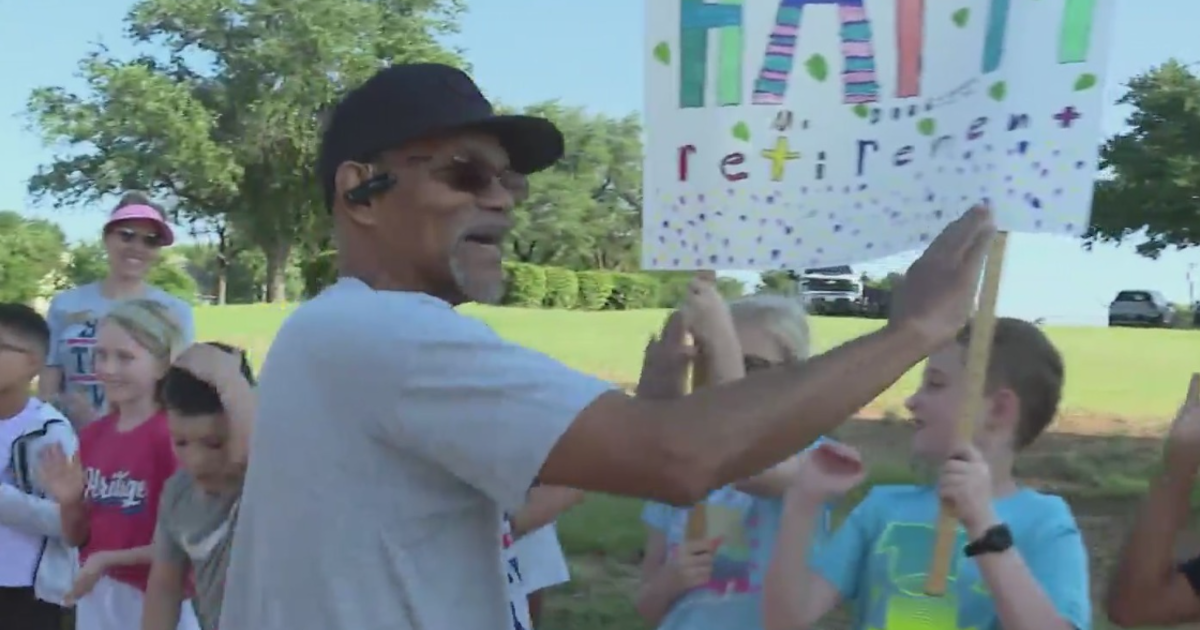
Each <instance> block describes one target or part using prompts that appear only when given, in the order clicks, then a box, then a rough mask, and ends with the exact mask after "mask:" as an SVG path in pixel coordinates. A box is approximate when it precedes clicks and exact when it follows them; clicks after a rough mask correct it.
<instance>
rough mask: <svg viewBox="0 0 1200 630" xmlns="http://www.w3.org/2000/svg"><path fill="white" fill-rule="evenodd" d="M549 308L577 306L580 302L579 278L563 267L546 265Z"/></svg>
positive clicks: (545, 304) (546, 299)
mask: <svg viewBox="0 0 1200 630" xmlns="http://www.w3.org/2000/svg"><path fill="white" fill-rule="evenodd" d="M545 270H546V298H545V301H544V302H543V303H542V304H543V305H544V306H546V307H547V308H575V305H576V304H578V303H579V278H577V277H576V276H575V272H574V271H571V270H570V269H564V268H562V267H545Z"/></svg>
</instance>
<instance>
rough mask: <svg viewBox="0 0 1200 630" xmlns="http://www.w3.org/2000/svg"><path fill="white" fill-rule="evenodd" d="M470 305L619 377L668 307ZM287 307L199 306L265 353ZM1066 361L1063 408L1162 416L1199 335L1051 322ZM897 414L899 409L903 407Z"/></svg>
mask: <svg viewBox="0 0 1200 630" xmlns="http://www.w3.org/2000/svg"><path fill="white" fill-rule="evenodd" d="M465 310H466V312H468V313H470V314H471V315H474V316H476V317H479V318H480V319H482V320H483V321H485V322H487V323H488V324H490V325H491V326H492V327H493V328H495V330H496V331H497V332H499V333H500V334H501V335H503V336H504V337H506V338H508V339H511V340H512V341H515V342H517V343H520V344H522V345H525V346H527V347H530V348H534V349H537V350H541V351H543V352H545V353H547V354H549V355H551V356H553V357H555V358H558V359H560V360H562V361H563V362H565V363H566V364H568V365H570V366H572V367H574V368H577V369H580V370H583V371H586V372H589V373H592V374H597V375H599V376H602V377H604V378H607V379H609V380H612V381H615V382H618V383H634V382H636V381H637V376H638V370H639V369H640V367H641V351H642V348H644V347H645V342H646V339H647V338H648V336H649V335H650V334H651V333H652V332H654V331H656V330H657V329H658V327H659V326H661V325H662V322H663V319H664V318H665V317H666V314H667V312H666V311H659V310H647V311H624V312H621V311H612V312H607V311H606V312H599V313H584V312H577V311H552V310H527V309H515V308H495V307H483V306H473V307H470V308H467V309H465ZM288 311H289V307H277V306H267V305H254V306H224V307H201V308H199V309H197V328H198V334H199V337H200V338H201V339H220V340H223V341H227V342H230V343H236V344H239V345H242V346H244V347H246V348H247V349H249V350H250V352H251V355H252V356H253V358H255V359H256V360H261V359H262V357H263V356H264V355H265V354H266V350H267V347H268V346H269V345H270V343H271V339H272V337H273V335H274V332H275V330H276V329H277V328H278V327H279V324H280V322H281V321H283V318H284V317H285V316H286V315H287V313H288ZM879 325H880V324H879V323H878V322H875V321H871V320H863V319H839V318H825V317H816V318H813V330H812V335H813V339H814V343H815V346H816V348H817V350H818V351H820V350H825V349H828V348H832V347H834V346H837V345H839V344H841V343H843V342H845V341H848V340H850V339H853V338H855V337H858V336H860V335H863V334H865V333H867V332H870V331H871V330H874V329H875V328H876V327H878V326H879ZM1048 331H1049V334H1050V337H1051V338H1052V339H1053V340H1054V343H1055V344H1056V345H1057V346H1058V347H1059V349H1060V350H1061V351H1062V353H1063V356H1064V357H1065V359H1066V366H1067V386H1066V393H1065V396H1064V401H1063V407H1064V409H1065V410H1066V411H1067V412H1068V413H1071V414H1093V415H1102V416H1106V417H1108V416H1119V417H1122V418H1127V419H1130V420H1135V421H1136V420H1159V419H1162V418H1164V417H1166V416H1169V415H1170V414H1171V413H1173V412H1174V409H1175V406H1176V405H1177V404H1178V401H1179V399H1180V397H1181V396H1182V395H1183V391H1184V387H1185V386H1186V382H1187V375H1188V374H1190V373H1191V371H1193V370H1195V369H1197V367H1198V365H1197V361H1196V357H1200V333H1194V332H1193V331H1188V330H1140V329H1107V328H1048ZM916 379H917V375H916V373H915V372H913V373H910V374H908V375H907V376H905V377H904V378H903V379H901V380H900V382H898V383H897V384H896V386H895V387H893V388H892V389H890V390H889V391H887V392H886V393H884V394H883V395H882V396H881V397H880V398H879V400H878V401H877V402H876V404H875V405H874V407H875V408H876V409H877V410H878V411H895V412H900V410H901V409H902V406H903V403H904V397H905V396H906V395H907V393H908V392H911V391H912V390H913V388H914V387H915V384H916V382H917V381H916ZM901 415H902V414H901Z"/></svg>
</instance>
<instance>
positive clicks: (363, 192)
mask: <svg viewBox="0 0 1200 630" xmlns="http://www.w3.org/2000/svg"><path fill="white" fill-rule="evenodd" d="M395 185H396V178H395V176H393V175H392V174H391V173H378V174H376V175H372V176H371V177H370V178H368V179H367V180H366V181H365V182H363V183H361V184H359V185H357V186H355V187H354V188H351V189H350V190H347V191H346V193H345V195H344V197H345V199H346V201H347V202H348V203H352V204H354V205H356V206H365V205H367V204H369V203H371V197H374V196H376V195H381V194H383V193H385V192H387V191H388V189H390V188H391V187H392V186H395Z"/></svg>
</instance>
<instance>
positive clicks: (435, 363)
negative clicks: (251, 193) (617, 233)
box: [221, 279, 612, 630]
mask: <svg viewBox="0 0 1200 630" xmlns="http://www.w3.org/2000/svg"><path fill="white" fill-rule="evenodd" d="M610 389H612V386H611V385H609V384H608V383H605V382H603V381H600V380H598V379H595V378H592V377H590V376H586V375H583V374H580V373H578V372H575V371H573V370H571V369H569V368H567V367H565V366H563V365H562V364H561V363H559V362H557V361H555V360H553V359H551V358H549V357H547V356H545V355H543V354H539V353H537V352H534V351H532V350H527V349H525V348H522V347H520V346H517V345H514V344H511V343H508V342H506V341H504V340H503V339H501V338H500V337H499V336H498V335H496V334H495V332H493V331H492V330H491V329H490V328H488V327H487V326H486V325H484V324H483V323H482V322H480V321H478V320H475V319H472V318H470V317H466V316H463V315H460V314H458V313H457V312H455V311H454V309H452V308H451V307H450V305H448V304H446V303H445V302H443V301H441V300H438V299H436V298H433V297H430V296H427V295H423V294H418V293H403V292H396V291H375V290H373V289H371V288H369V287H367V286H366V285H365V284H363V283H361V282H359V281H357V280H350V279H343V280H341V281H339V282H338V283H337V284H335V285H334V286H332V287H330V288H328V289H326V290H325V291H324V292H323V293H322V294H321V295H319V296H317V297H316V298H314V299H312V300H310V301H308V302H305V303H304V304H301V305H300V306H299V307H298V308H297V309H296V310H295V312H293V313H292V315H291V316H290V317H288V319H287V320H286V321H285V322H284V324H283V326H282V328H281V329H280V330H279V333H278V334H277V335H276V337H275V341H274V343H273V344H272V345H271V350H270V352H269V353H268V355H267V358H266V362H265V363H264V365H263V369H262V373H261V378H260V379H259V384H258V388H257V389H256V393H257V395H258V415H257V417H256V419H255V425H254V432H253V434H252V435H251V438H250V440H251V446H250V452H251V459H252V460H253V462H252V464H251V465H250V467H249V470H248V471H247V474H246V482H245V486H244V492H243V499H242V507H241V510H240V513H239V515H238V526H237V530H236V531H235V532H234V540H233V557H232V559H231V560H230V564H229V574H228V581H227V588H226V590H225V605H224V610H223V612H222V616H221V630H331V629H335V628H336V629H342V628H353V629H354V630H384V629H386V630H442V629H446V630H468V629H469V630H514V628H517V627H521V626H522V625H524V623H525V622H524V621H523V620H522V619H520V617H523V615H516V616H517V617H518V619H517V620H516V621H515V622H514V613H513V607H512V605H511V603H510V598H509V593H508V590H509V588H510V586H509V576H506V575H505V571H503V570H502V568H503V565H504V563H501V562H498V561H497V559H498V558H501V557H502V556H501V553H502V548H501V547H502V546H501V542H502V537H501V536H498V535H497V524H499V523H500V522H501V511H502V510H508V511H515V510H516V509H518V508H519V507H520V506H521V505H522V504H523V503H524V501H525V494H526V492H527V491H528V490H529V487H530V485H532V483H533V481H534V477H535V476H536V475H537V473H538V471H539V470H540V469H541V467H542V464H543V463H544V462H545V460H546V456H547V455H548V454H549V452H550V449H551V448H553V446H554V444H555V443H556V442H557V441H558V439H559V437H560V436H561V435H562V434H563V432H564V431H565V430H566V429H567V427H568V426H569V425H570V424H571V422H572V421H573V420H574V419H575V417H576V416H578V414H579V413H580V412H581V411H582V410H583V409H584V408H585V407H587V406H588V405H589V404H591V403H592V401H594V400H595V399H596V397H597V396H600V395H601V394H603V393H605V392H606V391H609V390H610ZM513 582H514V584H515V585H516V586H519V584H517V583H516V580H515V579H514V580H513ZM522 594H523V593H522Z"/></svg>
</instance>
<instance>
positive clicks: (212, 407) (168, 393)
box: [158, 342, 254, 416]
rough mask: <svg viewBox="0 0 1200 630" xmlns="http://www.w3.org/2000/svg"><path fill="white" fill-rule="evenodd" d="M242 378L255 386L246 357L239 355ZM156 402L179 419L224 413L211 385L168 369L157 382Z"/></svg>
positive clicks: (223, 346) (177, 369)
mask: <svg viewBox="0 0 1200 630" xmlns="http://www.w3.org/2000/svg"><path fill="white" fill-rule="evenodd" d="M207 345H210V346H213V347H215V348H220V349H221V350H224V351H225V352H229V353H231V354H232V353H236V352H242V351H241V350H239V349H238V348H235V347H233V346H230V345H228V344H224V343H219V342H208V343H207ZM242 376H244V377H246V381H247V382H248V383H250V384H251V385H254V372H253V370H251V368H250V362H249V361H248V360H246V354H245V353H244V352H242ZM158 400H159V403H160V404H161V405H162V406H163V407H164V408H166V409H170V410H171V411H174V412H176V413H178V414H179V415H182V416H200V415H211V414H216V413H224V412H225V405H223V404H221V396H220V394H219V393H218V392H217V388H215V387H213V386H212V384H211V383H208V382H205V381H203V380H200V379H199V378H197V377H196V375H195V374H192V373H191V372H189V371H187V370H185V369H183V368H181V367H175V366H171V367H170V368H169V369H168V370H167V373H166V375H165V376H163V377H162V380H160V381H159V382H158Z"/></svg>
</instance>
